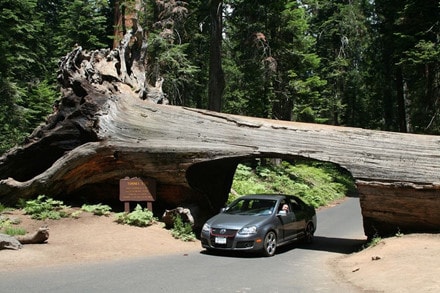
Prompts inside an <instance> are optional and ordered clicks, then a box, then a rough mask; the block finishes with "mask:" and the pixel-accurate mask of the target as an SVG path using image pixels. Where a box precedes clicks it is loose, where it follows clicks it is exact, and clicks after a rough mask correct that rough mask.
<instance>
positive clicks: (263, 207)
mask: <svg viewBox="0 0 440 293" xmlns="http://www.w3.org/2000/svg"><path fill="white" fill-rule="evenodd" d="M275 204H276V200H270V199H242V200H238V201H236V202H234V203H232V204H231V205H230V206H228V207H227V208H226V210H225V211H224V213H226V214H239V215H270V214H272V213H273V211H274V208H275Z"/></svg>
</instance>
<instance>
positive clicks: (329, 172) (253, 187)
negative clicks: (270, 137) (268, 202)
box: [228, 160, 356, 207]
mask: <svg viewBox="0 0 440 293" xmlns="http://www.w3.org/2000/svg"><path fill="white" fill-rule="evenodd" d="M232 190H233V191H234V192H235V193H236V194H234V195H233V194H231V195H230V196H229V200H228V202H231V201H232V200H234V199H235V198H236V197H237V194H238V195H243V194H252V193H284V194H293V195H297V196H299V197H301V198H302V199H304V200H305V201H307V202H309V203H310V204H312V205H313V206H314V207H319V206H324V205H326V204H328V203H329V202H331V201H334V200H336V199H340V198H343V197H345V196H346V195H347V194H353V193H355V192H356V187H355V185H354V181H353V178H352V177H351V175H350V173H348V172H347V171H345V170H343V169H342V168H339V167H338V166H336V165H334V164H332V163H328V162H318V161H305V160H304V161H298V162H296V163H295V164H292V163H289V162H286V161H282V162H281V163H280V164H273V163H271V162H269V161H267V160H259V161H257V165H256V166H254V167H251V166H250V165H246V164H239V165H238V167H237V171H236V172H235V176H234V182H233V184H232Z"/></svg>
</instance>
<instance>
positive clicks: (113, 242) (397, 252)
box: [0, 211, 440, 293]
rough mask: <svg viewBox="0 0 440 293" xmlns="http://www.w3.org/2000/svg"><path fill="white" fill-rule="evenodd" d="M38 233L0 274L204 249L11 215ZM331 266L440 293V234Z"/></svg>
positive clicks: (86, 219) (115, 227)
mask: <svg viewBox="0 0 440 293" xmlns="http://www.w3.org/2000/svg"><path fill="white" fill-rule="evenodd" d="M8 216H10V217H16V218H19V219H20V220H21V223H20V225H19V227H22V228H24V229H26V231H28V232H30V233H32V232H34V231H36V230H37V229H38V228H39V227H42V226H48V227H49V233H50V236H49V240H48V242H47V243H46V244H27V245H24V246H23V248H22V249H20V250H0V264H1V266H0V272H2V271H11V270H22V269H27V268H35V267H43V266H44V267H48V266H57V265H66V264H78V263H85V262H99V261H102V260H117V259H126V258H135V257H140V256H142V257H145V256H154V255H167V254H171V253H174V254H183V255H185V254H190V253H200V251H201V250H202V248H201V246H200V242H199V241H198V240H197V241H194V242H183V241H181V240H177V239H174V238H173V237H172V236H171V234H170V231H168V230H166V229H164V228H163V225H162V224H155V225H152V226H150V227H147V228H139V227H133V226H127V225H120V224H117V223H116V222H114V219H115V217H114V216H113V215H110V216H108V217H105V216H100V217H98V216H93V215H92V214H90V213H86V212H84V213H81V215H80V217H79V218H78V219H73V218H66V219H61V220H56V221H53V220H48V221H35V220H32V219H30V218H29V216H27V215H23V214H22V212H21V211H14V212H13V213H12V214H10V215H8ZM329 268H330V269H332V270H334V271H335V274H336V275H337V277H338V278H339V279H340V280H341V281H342V282H350V283H352V284H353V285H355V286H356V287H358V288H359V289H360V291H365V292H399V293H400V292H440V280H439V278H438V276H440V234H412V235H404V236H402V237H393V238H387V239H384V240H382V241H381V242H380V243H379V244H378V245H376V246H374V247H370V248H368V249H365V250H363V251H361V252H358V253H353V254H350V255H344V256H341V257H338V258H336V259H332V260H331V262H330V263H329Z"/></svg>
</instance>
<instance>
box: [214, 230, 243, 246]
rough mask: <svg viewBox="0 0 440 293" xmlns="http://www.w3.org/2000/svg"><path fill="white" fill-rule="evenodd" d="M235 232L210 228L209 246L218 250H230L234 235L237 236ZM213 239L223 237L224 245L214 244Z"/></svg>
mask: <svg viewBox="0 0 440 293" xmlns="http://www.w3.org/2000/svg"><path fill="white" fill-rule="evenodd" d="M237 232H238V230H233V229H223V228H212V229H211V235H210V238H211V239H210V240H211V245H212V246H214V247H218V248H232V244H233V242H234V238H235V234H237ZM215 237H225V238H226V244H218V243H215Z"/></svg>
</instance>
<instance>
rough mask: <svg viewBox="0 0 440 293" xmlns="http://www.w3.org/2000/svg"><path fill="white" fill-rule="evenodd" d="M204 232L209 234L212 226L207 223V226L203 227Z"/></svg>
mask: <svg viewBox="0 0 440 293" xmlns="http://www.w3.org/2000/svg"><path fill="white" fill-rule="evenodd" d="M202 231H203V232H209V231H211V226H210V225H208V224H207V223H205V225H203V227H202Z"/></svg>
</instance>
